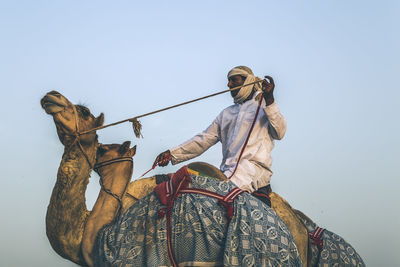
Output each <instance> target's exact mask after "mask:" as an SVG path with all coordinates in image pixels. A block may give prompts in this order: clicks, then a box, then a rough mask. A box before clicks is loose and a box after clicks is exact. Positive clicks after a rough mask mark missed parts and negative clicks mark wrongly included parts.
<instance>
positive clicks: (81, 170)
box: [46, 141, 97, 265]
mask: <svg viewBox="0 0 400 267" xmlns="http://www.w3.org/2000/svg"><path fill="white" fill-rule="evenodd" d="M96 147H97V141H95V142H94V143H93V144H91V145H88V146H85V147H84V151H85V153H86V155H87V156H88V158H89V161H90V162H91V165H92V166H93V165H94V163H95V158H96ZM90 173H91V168H90V166H89V164H88V162H87V159H86V158H85V156H84V155H83V153H82V152H81V151H80V149H79V147H78V146H77V145H74V146H73V147H72V148H71V149H70V150H68V149H66V150H65V152H64V155H63V157H62V160H61V164H60V167H59V168H58V173H57V181H56V184H55V186H54V188H53V192H52V195H51V199H50V203H49V206H48V208H47V215H46V233H47V236H48V238H49V240H50V243H51V245H52V247H53V249H54V250H55V251H56V252H57V253H58V254H60V255H61V256H62V257H64V258H67V259H69V260H72V261H73V262H75V263H78V264H80V265H86V264H85V262H84V260H83V257H82V252H81V243H82V236H83V231H84V227H85V222H86V219H87V217H88V216H89V213H90V212H89V211H88V210H87V208H86V198H85V192H86V188H87V184H88V182H89V177H90Z"/></svg>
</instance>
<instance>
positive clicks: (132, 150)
mask: <svg viewBox="0 0 400 267" xmlns="http://www.w3.org/2000/svg"><path fill="white" fill-rule="evenodd" d="M135 154H136V145H135V146H134V147H132V148H131V149H129V156H130V157H133V156H135Z"/></svg>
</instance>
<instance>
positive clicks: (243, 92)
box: [228, 66, 261, 104]
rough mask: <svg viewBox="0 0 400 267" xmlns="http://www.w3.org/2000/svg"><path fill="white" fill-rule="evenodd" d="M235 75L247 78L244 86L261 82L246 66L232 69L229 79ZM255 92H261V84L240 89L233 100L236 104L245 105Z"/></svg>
mask: <svg viewBox="0 0 400 267" xmlns="http://www.w3.org/2000/svg"><path fill="white" fill-rule="evenodd" d="M234 75H241V76H244V77H246V80H245V81H244V84H247V83H252V82H255V81H260V80H261V79H260V78H259V77H257V76H254V74H253V71H252V70H251V69H250V68H249V67H246V66H237V67H234V68H233V69H231V70H230V71H229V72H228V79H229V78H230V77H232V76H234ZM253 90H256V91H260V90H261V83H256V84H252V85H248V86H244V87H242V88H240V89H239V92H238V93H237V95H236V96H235V97H234V98H233V101H234V102H235V104H240V103H243V101H244V100H246V99H247V98H248V97H249V95H250V94H251V93H252V92H253Z"/></svg>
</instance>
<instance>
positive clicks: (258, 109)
mask: <svg viewBox="0 0 400 267" xmlns="http://www.w3.org/2000/svg"><path fill="white" fill-rule="evenodd" d="M259 96H260V100H259V101H258V107H257V111H256V115H255V116H254V119H253V122H252V124H251V127H250V130H249V134H248V135H247V137H246V141H245V142H244V144H243V147H242V150H241V151H240V154H239V158H238V160H237V162H236V166H235V169H234V170H233V173H232V174H231V175H230V176H229V178H228V179H231V178H232V177H233V175H234V174H235V172H236V170H237V167H238V166H239V161H240V159H241V158H242V155H243V152H244V150H245V148H246V146H247V143H248V142H249V139H250V135H251V132H252V131H253V129H254V125H255V124H256V120H257V117H258V113H259V111H260V107H261V102H262V100H263V93H261V94H259Z"/></svg>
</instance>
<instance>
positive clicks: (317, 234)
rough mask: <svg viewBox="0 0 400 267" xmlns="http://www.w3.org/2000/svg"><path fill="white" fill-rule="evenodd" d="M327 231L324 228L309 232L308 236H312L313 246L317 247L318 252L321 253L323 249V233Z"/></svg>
mask: <svg viewBox="0 0 400 267" xmlns="http://www.w3.org/2000/svg"><path fill="white" fill-rule="evenodd" d="M324 231H325V229H324V228H321V227H318V226H317V228H315V230H314V231H313V232H309V233H308V235H309V236H310V238H311V240H312V244H314V245H317V247H318V250H319V251H321V250H322V248H323V245H324V244H323V242H322V238H321V237H322V233H323V232H324Z"/></svg>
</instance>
